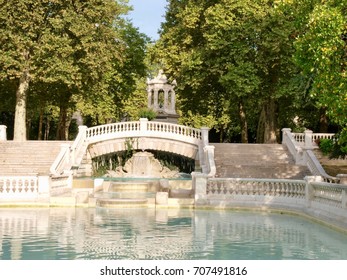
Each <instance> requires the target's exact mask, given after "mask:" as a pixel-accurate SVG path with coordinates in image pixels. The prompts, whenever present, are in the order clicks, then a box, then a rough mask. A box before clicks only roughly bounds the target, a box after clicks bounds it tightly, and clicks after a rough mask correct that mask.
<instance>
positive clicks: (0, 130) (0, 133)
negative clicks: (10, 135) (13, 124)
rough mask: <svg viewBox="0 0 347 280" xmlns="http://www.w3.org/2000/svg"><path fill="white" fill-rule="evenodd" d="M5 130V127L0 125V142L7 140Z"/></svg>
mask: <svg viewBox="0 0 347 280" xmlns="http://www.w3.org/2000/svg"><path fill="white" fill-rule="evenodd" d="M6 129H7V126H6V125H0V141H6V140H7V132H6Z"/></svg>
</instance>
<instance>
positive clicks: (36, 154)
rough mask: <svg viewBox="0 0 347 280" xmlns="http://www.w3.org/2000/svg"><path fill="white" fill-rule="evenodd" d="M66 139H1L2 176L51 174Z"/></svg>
mask: <svg viewBox="0 0 347 280" xmlns="http://www.w3.org/2000/svg"><path fill="white" fill-rule="evenodd" d="M64 143H69V142H66V141H26V142H16V141H3V142H2V141H0V176H1V175H2V176H17V175H18V176H25V175H34V174H38V175H43V174H49V173H50V171H49V169H50V167H51V165H52V164H53V162H54V160H55V159H56V157H57V156H58V154H59V152H60V147H61V144H64Z"/></svg>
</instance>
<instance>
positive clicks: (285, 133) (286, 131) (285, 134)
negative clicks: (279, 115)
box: [282, 128, 292, 144]
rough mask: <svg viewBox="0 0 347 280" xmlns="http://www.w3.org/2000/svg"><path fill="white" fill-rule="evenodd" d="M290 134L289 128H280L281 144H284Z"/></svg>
mask: <svg viewBox="0 0 347 280" xmlns="http://www.w3.org/2000/svg"><path fill="white" fill-rule="evenodd" d="M291 132H292V130H291V129H290V128H282V144H286V141H287V138H288V137H289V134H290V133H291Z"/></svg>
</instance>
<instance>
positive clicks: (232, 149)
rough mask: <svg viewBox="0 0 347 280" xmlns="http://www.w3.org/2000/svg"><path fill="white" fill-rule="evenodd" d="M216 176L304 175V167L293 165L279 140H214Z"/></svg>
mask: <svg viewBox="0 0 347 280" xmlns="http://www.w3.org/2000/svg"><path fill="white" fill-rule="evenodd" d="M213 145H214V146H215V163H216V170H217V174H216V177H219V178H227V177H229V178H272V179H303V178H304V177H305V176H307V175H310V172H309V171H308V169H307V167H303V166H297V165H295V162H294V159H293V158H292V156H291V155H290V154H289V153H288V151H287V150H286V149H285V148H284V147H283V146H282V145H279V144H235V143H226V144H224V143H223V144H213Z"/></svg>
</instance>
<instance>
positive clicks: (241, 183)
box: [206, 178, 306, 199]
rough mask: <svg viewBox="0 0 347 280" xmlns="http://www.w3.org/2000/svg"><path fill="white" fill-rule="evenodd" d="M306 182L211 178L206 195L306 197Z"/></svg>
mask: <svg viewBox="0 0 347 280" xmlns="http://www.w3.org/2000/svg"><path fill="white" fill-rule="evenodd" d="M305 187H306V182H305V181H303V180H273V179H238V178H237V179H236V178H224V179H217V178H213V179H209V180H208V183H207V189H206V195H207V196H208V197H213V196H236V195H247V196H273V197H286V198H299V199H305Z"/></svg>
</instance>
